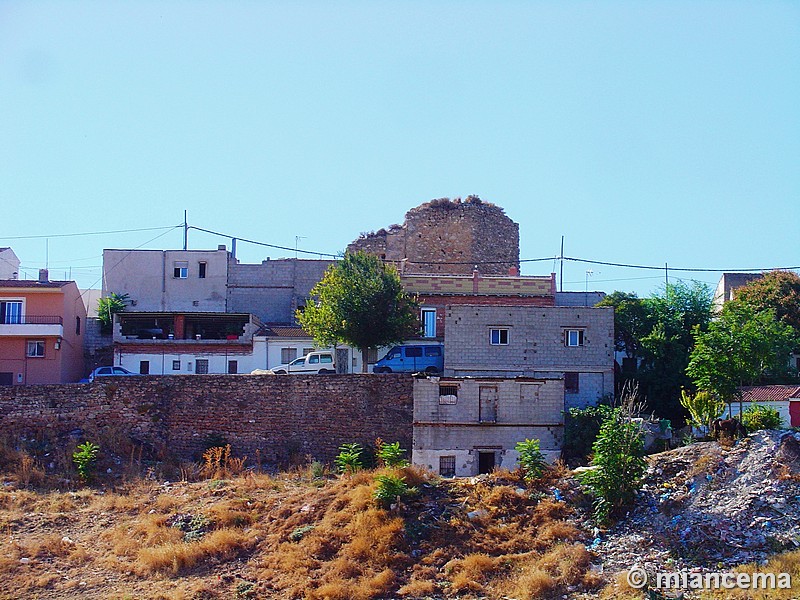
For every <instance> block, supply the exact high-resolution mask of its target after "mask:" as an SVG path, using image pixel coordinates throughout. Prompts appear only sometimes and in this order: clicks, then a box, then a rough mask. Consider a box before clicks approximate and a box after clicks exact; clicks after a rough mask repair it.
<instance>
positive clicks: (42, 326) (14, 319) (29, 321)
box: [0, 315, 64, 337]
mask: <svg viewBox="0 0 800 600" xmlns="http://www.w3.org/2000/svg"><path fill="white" fill-rule="evenodd" d="M3 317H8V318H2V319H0V336H6V337H20V336H25V337H45V336H53V335H56V336H63V335H64V318H63V317H62V316H60V315H3Z"/></svg>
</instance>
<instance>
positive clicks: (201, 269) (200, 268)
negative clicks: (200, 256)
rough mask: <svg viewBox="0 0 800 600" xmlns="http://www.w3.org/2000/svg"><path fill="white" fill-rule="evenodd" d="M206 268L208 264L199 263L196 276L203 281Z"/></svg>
mask: <svg viewBox="0 0 800 600" xmlns="http://www.w3.org/2000/svg"><path fill="white" fill-rule="evenodd" d="M207 267H208V263H204V262H201V263H199V264H198V273H197V276H198V277H200V279H205V278H206V268H207Z"/></svg>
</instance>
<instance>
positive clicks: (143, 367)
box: [139, 360, 150, 375]
mask: <svg viewBox="0 0 800 600" xmlns="http://www.w3.org/2000/svg"><path fill="white" fill-rule="evenodd" d="M139 375H150V361H149V360H140V361H139Z"/></svg>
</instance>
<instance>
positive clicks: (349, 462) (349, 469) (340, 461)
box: [333, 443, 364, 474]
mask: <svg viewBox="0 0 800 600" xmlns="http://www.w3.org/2000/svg"><path fill="white" fill-rule="evenodd" d="M363 452H364V448H362V447H361V444H358V443H351V444H342V445H341V446H339V454H338V455H337V456H336V458H335V459H334V461H333V462H334V464H335V465H336V468H337V469H339V472H340V473H344V474H353V473H355V472H356V471H359V470H361V469H362V468H364V461H363V459H362V456H361V455H362V454H363Z"/></svg>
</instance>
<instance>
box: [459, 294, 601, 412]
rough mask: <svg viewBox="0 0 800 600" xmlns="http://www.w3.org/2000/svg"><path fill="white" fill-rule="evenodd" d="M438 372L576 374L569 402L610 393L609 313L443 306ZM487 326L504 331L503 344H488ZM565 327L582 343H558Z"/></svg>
mask: <svg viewBox="0 0 800 600" xmlns="http://www.w3.org/2000/svg"><path fill="white" fill-rule="evenodd" d="M445 327H446V331H447V336H446V339H445V364H444V375H445V376H448V377H464V376H492V377H514V376H528V377H563V376H564V373H578V374H579V376H578V377H579V391H578V393H577V394H570V393H566V394H565V402H566V404H567V407H569V406H573V405H574V406H585V405H587V404H589V403H594V402H596V400H597V399H598V398H599V397H600V396H603V395H605V394H609V393H613V391H614V311H613V309H612V308H592V307H566V306H564V307H561V306H555V307H515V306H503V307H500V306H474V305H473V306H458V305H450V306H448V307H447V315H446V317H445ZM492 329H507V330H508V344H507V345H492V344H491V343H490V335H491V333H490V332H491V330H492ZM567 329H579V330H581V331H583V345H582V346H577V347H569V346H566V345H565V343H564V332H565V330H567Z"/></svg>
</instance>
